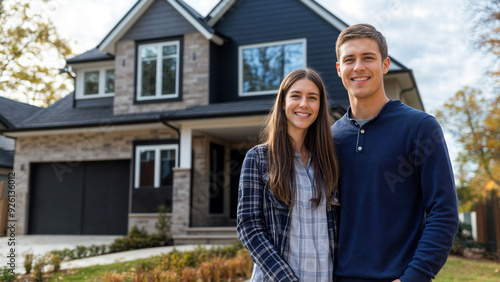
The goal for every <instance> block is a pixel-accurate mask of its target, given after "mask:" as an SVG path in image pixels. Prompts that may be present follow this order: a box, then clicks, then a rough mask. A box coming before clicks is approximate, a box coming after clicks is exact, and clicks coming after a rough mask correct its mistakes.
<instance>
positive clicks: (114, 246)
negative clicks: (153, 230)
mask: <svg viewBox="0 0 500 282" xmlns="http://www.w3.org/2000/svg"><path fill="white" fill-rule="evenodd" d="M166 243H167V242H166V241H165V239H164V238H163V236H162V235H159V234H148V233H147V232H146V230H145V229H144V228H141V229H139V228H138V227H137V226H133V227H132V228H131V229H130V232H129V234H128V235H126V236H124V237H121V238H116V239H115V240H114V241H113V243H111V245H110V246H109V252H110V253H115V252H123V251H128V250H135V249H142V248H152V247H159V246H165V245H166Z"/></svg>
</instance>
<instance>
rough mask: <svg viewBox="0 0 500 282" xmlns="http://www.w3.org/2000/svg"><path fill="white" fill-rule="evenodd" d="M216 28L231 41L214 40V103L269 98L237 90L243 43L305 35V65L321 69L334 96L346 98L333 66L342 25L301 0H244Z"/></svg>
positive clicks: (211, 83) (287, 38)
mask: <svg viewBox="0 0 500 282" xmlns="http://www.w3.org/2000/svg"><path fill="white" fill-rule="evenodd" d="M214 28H215V29H216V30H217V31H218V32H220V33H221V34H223V35H224V36H225V37H227V38H229V42H228V43H226V44H224V45H223V46H217V45H215V44H212V45H211V54H210V56H211V60H210V61H211V69H210V74H211V81H210V102H211V103H218V102H228V101H237V100H246V99H263V98H265V96H253V97H239V96H238V47H239V46H242V45H249V44H258V43H268V42H274V41H282V40H292V39H301V38H306V40H307V65H308V66H309V67H312V68H314V69H315V70H317V71H318V72H319V73H320V74H321V76H322V78H323V79H324V82H325V85H326V87H327V91H328V92H329V94H330V98H331V99H333V101H335V104H338V103H344V104H345V103H348V97H347V92H346V90H345V89H344V87H343V85H342V81H341V80H340V78H339V77H338V75H337V71H336V67H335V63H336V57H335V40H336V39H337V37H338V35H339V33H340V31H339V30H337V29H336V28H335V27H333V26H332V25H331V24H329V23H328V22H326V21H325V20H324V19H323V18H321V17H320V16H319V15H317V14H316V13H315V12H314V11H312V10H311V9H309V8H308V7H307V6H305V5H304V4H302V3H301V2H300V1H299V0H273V1H269V0H240V1H238V2H237V3H236V4H235V5H234V6H233V8H232V9H231V10H230V11H228V12H227V13H226V15H225V16H224V18H223V19H221V20H220V21H219V22H218V23H217V24H216V25H215V26H214ZM267 96H268V97H269V98H271V97H273V96H274V95H267Z"/></svg>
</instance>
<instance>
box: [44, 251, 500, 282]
mask: <svg viewBox="0 0 500 282" xmlns="http://www.w3.org/2000/svg"><path fill="white" fill-rule="evenodd" d="M160 261H161V257H160V256H154V257H151V258H147V259H140V260H135V261H129V262H120V263H114V264H109V265H96V266H90V267H84V268H79V269H73V270H66V271H61V272H58V273H54V274H52V275H51V279H50V280H49V281H54V282H55V281H61V280H64V281H102V277H103V275H104V273H106V272H116V273H123V272H130V270H131V269H132V268H136V269H137V268H139V267H140V266H141V265H149V266H156V265H158V264H160ZM130 281H132V280H131V279H130ZM434 281H436V282H445V281H485V282H488V281H491V282H498V281H500V262H498V261H497V262H494V261H488V260H472V259H465V258H461V257H456V256H450V257H449V258H448V261H447V262H446V265H445V266H444V267H443V269H441V271H440V272H439V274H438V275H437V276H436V279H435V280H434Z"/></svg>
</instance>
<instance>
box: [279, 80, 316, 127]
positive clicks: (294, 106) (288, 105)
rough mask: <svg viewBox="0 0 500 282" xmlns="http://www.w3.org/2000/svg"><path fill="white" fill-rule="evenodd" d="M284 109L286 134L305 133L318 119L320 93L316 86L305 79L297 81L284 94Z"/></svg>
mask: <svg viewBox="0 0 500 282" xmlns="http://www.w3.org/2000/svg"><path fill="white" fill-rule="evenodd" d="M284 108H285V115H286V118H287V129H288V134H290V135H292V134H294V133H305V131H307V129H308V128H309V126H311V124H312V123H313V122H314V121H315V120H316V118H317V117H318V112H319V108H320V93H319V89H318V87H317V86H316V84H314V82H312V81H311V80H309V79H307V78H302V79H299V80H297V81H296V82H295V83H293V84H292V86H291V87H290V89H289V90H288V92H287V93H286V96H285V105H284Z"/></svg>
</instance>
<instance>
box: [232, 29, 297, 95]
mask: <svg viewBox="0 0 500 282" xmlns="http://www.w3.org/2000/svg"><path fill="white" fill-rule="evenodd" d="M305 65H306V40H305V39H300V40H292V41H280V42H274V43H268V44H256V45H248V46H242V47H240V49H239V68H240V70H239V93H240V96H252V95H265V94H276V92H277V91H278V89H279V86H280V83H281V80H282V79H283V78H284V77H285V76H286V75H287V74H288V73H289V72H291V71H293V70H296V69H299V68H303V67H305Z"/></svg>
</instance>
